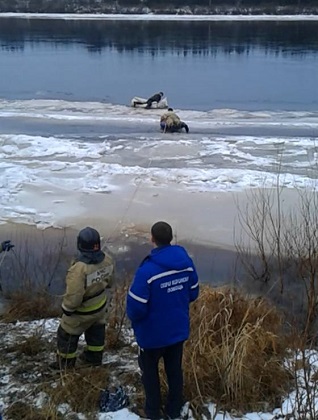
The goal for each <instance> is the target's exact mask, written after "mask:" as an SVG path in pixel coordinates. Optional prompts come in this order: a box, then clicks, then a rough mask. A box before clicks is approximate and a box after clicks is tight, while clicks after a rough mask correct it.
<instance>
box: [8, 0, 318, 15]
mask: <svg viewBox="0 0 318 420" xmlns="http://www.w3.org/2000/svg"><path fill="white" fill-rule="evenodd" d="M0 12H21V13H27V12H29V13H89V12H91V13H147V12H153V13H181V14H182V13H194V14H199V13H203V14H209V13H211V14H216V13H220V14H240V13H243V14H259V13H260V14H262V13H270V14H287V13H294V14H297V13H318V4H317V1H316V0H160V1H159V0H111V1H107V0H0Z"/></svg>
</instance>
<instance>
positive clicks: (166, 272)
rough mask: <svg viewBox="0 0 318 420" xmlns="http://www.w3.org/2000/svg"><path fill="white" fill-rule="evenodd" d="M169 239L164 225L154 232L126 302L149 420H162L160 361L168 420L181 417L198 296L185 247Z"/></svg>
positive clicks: (168, 229)
mask: <svg viewBox="0 0 318 420" xmlns="http://www.w3.org/2000/svg"><path fill="white" fill-rule="evenodd" d="M172 236H173V235H172V228H171V226H170V225H169V224H168V223H166V222H157V223H155V224H154V225H153V226H152V228H151V237H152V238H151V240H152V242H153V244H154V245H155V248H154V249H153V250H152V251H151V253H150V255H148V256H147V257H146V258H145V259H144V261H143V262H142V263H141V265H140V267H139V268H138V270H137V272H136V275H135V278H134V281H133V284H132V286H131V288H130V290H129V292H128V296H127V315H128V317H129V319H130V320H131V323H132V327H133V330H134V333H135V336H136V340H137V343H138V345H139V347H140V353H139V359H138V361H139V366H140V368H141V370H142V382H143V385H144V389H145V395H146V403H145V414H146V416H147V418H149V419H153V420H155V419H160V418H162V415H161V394H160V381H159V373H158V363H159V359H160V358H161V357H163V360H164V366H165V372H166V375H167V380H168V387H169V392H168V399H167V404H166V406H165V414H166V415H167V416H168V417H169V418H171V419H175V418H177V417H179V415H180V411H181V408H182V405H183V396H182V393H183V374H182V353H183V343H184V341H185V340H187V338H188V337H189V330H190V318H189V305H190V302H193V301H194V300H195V299H196V298H197V297H198V294H199V283H198V275H197V272H196V269H195V267H194V264H193V262H192V260H191V258H190V257H189V255H188V254H187V252H186V250H185V249H184V248H183V247H181V246H179V245H171V241H172Z"/></svg>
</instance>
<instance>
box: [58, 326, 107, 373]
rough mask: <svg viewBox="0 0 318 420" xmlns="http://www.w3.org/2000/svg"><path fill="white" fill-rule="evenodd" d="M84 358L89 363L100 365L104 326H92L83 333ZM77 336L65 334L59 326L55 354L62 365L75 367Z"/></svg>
mask: <svg viewBox="0 0 318 420" xmlns="http://www.w3.org/2000/svg"><path fill="white" fill-rule="evenodd" d="M84 334H85V340H86V344H87V347H86V350H85V357H86V359H87V361H88V362H90V363H96V364H98V363H101V362H102V358H103V349H104V342H105V325H104V324H93V325H91V326H90V327H89V328H88V329H87V330H86V331H85V332H84ZM79 338H80V336H79V335H72V334H69V333H67V332H66V331H65V330H64V329H63V328H62V327H61V326H59V328H58V330H57V353H58V356H59V359H60V363H61V364H62V365H71V366H72V365H75V361H76V350H77V345H78V340H79Z"/></svg>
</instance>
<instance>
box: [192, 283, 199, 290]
mask: <svg viewBox="0 0 318 420" xmlns="http://www.w3.org/2000/svg"><path fill="white" fill-rule="evenodd" d="M198 286H199V282H197V283H196V284H194V285H193V286H191V287H190V289H195V288H196V287H198Z"/></svg>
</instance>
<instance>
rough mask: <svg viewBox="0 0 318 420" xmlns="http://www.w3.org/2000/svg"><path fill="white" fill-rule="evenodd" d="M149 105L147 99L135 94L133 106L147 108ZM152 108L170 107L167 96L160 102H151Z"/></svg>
mask: <svg viewBox="0 0 318 420" xmlns="http://www.w3.org/2000/svg"><path fill="white" fill-rule="evenodd" d="M146 105H147V99H145V98H140V97H139V96H135V97H134V98H132V100H131V106H132V107H134V108H145V107H146ZM151 108H157V109H165V108H168V100H167V98H162V99H161V101H159V102H153V103H152V104H151Z"/></svg>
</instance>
